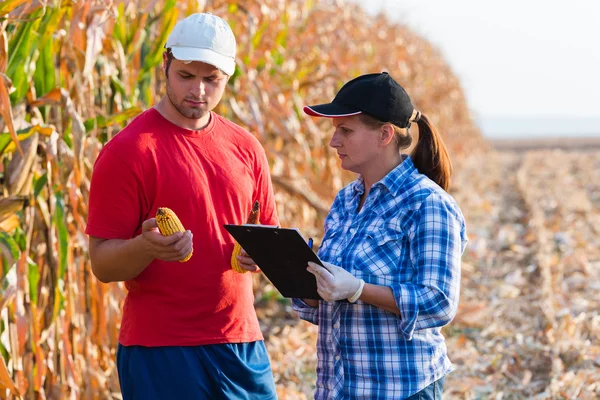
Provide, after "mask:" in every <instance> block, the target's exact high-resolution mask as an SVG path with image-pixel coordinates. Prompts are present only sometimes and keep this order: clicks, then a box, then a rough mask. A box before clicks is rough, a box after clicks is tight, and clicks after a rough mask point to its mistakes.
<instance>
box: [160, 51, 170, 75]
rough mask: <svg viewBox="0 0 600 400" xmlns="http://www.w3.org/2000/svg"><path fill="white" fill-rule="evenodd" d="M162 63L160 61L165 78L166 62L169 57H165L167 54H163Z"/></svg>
mask: <svg viewBox="0 0 600 400" xmlns="http://www.w3.org/2000/svg"><path fill="white" fill-rule="evenodd" d="M162 56H163V57H162V58H163V61H162V69H163V73H164V74H165V76H167V61H168V59H169V57H168V56H167V52H166V51H164V52H163V55H162Z"/></svg>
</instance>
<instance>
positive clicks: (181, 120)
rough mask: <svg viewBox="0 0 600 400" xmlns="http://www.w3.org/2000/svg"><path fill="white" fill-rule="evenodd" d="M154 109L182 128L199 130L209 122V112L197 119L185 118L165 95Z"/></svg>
mask: <svg viewBox="0 0 600 400" xmlns="http://www.w3.org/2000/svg"><path fill="white" fill-rule="evenodd" d="M154 109H156V111H158V112H159V113H160V114H161V115H162V116H163V117H164V118H165V119H167V120H168V121H169V122H171V123H172V124H174V125H177V126H179V127H181V128H184V129H189V130H192V131H199V130H201V129H204V128H205V127H206V126H207V125H208V124H209V122H210V118H211V115H210V114H211V113H210V112H209V113H208V114H206V115H205V116H203V117H202V118H199V119H190V118H186V117H184V116H183V115H181V113H179V111H177V109H176V108H175V107H173V105H172V104H171V102H170V101H169V99H168V98H167V97H166V96H165V97H163V98H162V99H161V100H160V101H159V102H158V103H157V104H156V105H155V106H154Z"/></svg>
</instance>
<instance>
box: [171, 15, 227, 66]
mask: <svg viewBox="0 0 600 400" xmlns="http://www.w3.org/2000/svg"><path fill="white" fill-rule="evenodd" d="M165 47H166V48H170V49H171V52H172V53H173V57H175V58H176V59H178V60H181V61H201V62H204V63H207V64H210V65H214V66H215V67H217V68H218V69H220V70H221V71H223V72H224V73H226V74H227V75H233V73H234V72H235V52H236V42H235V36H233V32H232V31H231V28H230V27H229V24H227V22H225V20H224V19H222V18H220V17H217V16H216V15H213V14H211V13H196V14H192V15H190V16H188V17H186V18H184V19H182V20H181V21H179V22H178V23H177V24H176V25H175V27H174V28H173V31H172V32H171V34H170V35H169V38H168V39H167V44H166V46H165Z"/></svg>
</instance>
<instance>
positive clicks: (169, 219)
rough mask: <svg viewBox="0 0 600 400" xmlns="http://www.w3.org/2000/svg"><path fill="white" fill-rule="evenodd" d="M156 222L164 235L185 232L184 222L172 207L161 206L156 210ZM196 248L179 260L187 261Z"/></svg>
mask: <svg viewBox="0 0 600 400" xmlns="http://www.w3.org/2000/svg"><path fill="white" fill-rule="evenodd" d="M156 224H157V225H158V230H159V231H160V233H161V234H162V235H163V236H169V235H172V234H174V233H175V232H185V228H184V227H183V224H182V223H181V221H180V220H179V218H178V217H177V214H175V213H174V212H173V211H172V210H171V209H169V208H167V207H159V209H158V210H156ZM193 252H194V250H193V249H192V251H190V254H188V255H187V256H186V257H185V258H184V259H183V260H179V262H186V261H187V260H189V259H190V258H191V257H192V253H193Z"/></svg>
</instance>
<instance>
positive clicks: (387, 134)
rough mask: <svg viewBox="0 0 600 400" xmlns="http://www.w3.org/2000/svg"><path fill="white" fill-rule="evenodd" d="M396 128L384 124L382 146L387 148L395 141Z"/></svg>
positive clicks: (381, 136) (381, 135)
mask: <svg viewBox="0 0 600 400" xmlns="http://www.w3.org/2000/svg"><path fill="white" fill-rule="evenodd" d="M395 134H396V133H395V131H394V127H393V126H392V125H391V124H384V125H383V126H382V127H381V133H380V140H381V145H382V146H387V145H388V144H390V142H391V141H392V140H394V135H395Z"/></svg>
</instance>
